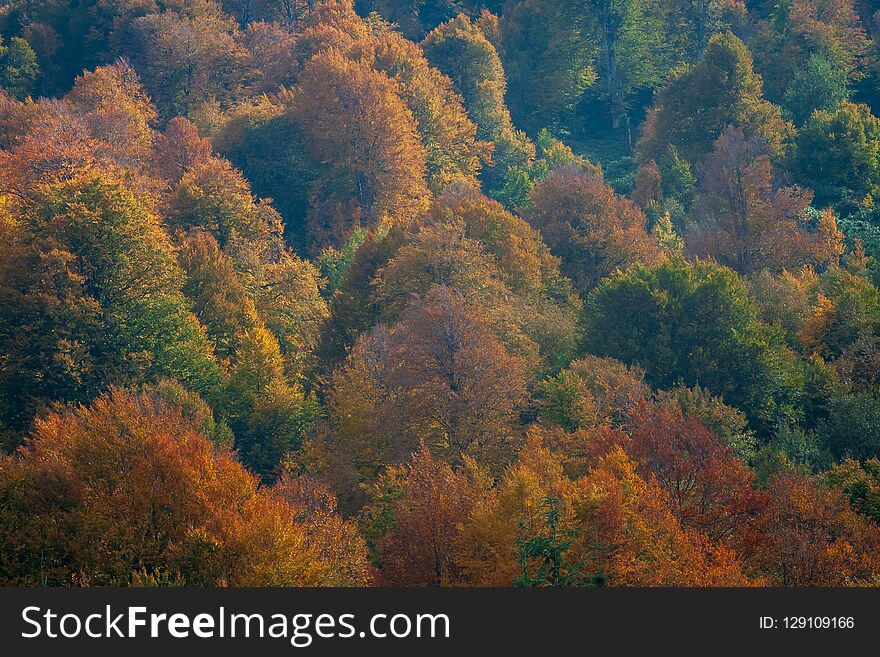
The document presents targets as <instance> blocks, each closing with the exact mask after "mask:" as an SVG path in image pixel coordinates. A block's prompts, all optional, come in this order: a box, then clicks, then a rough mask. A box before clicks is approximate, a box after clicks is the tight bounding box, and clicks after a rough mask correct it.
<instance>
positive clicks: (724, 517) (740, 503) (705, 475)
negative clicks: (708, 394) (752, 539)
mask: <svg viewBox="0 0 880 657" xmlns="http://www.w3.org/2000/svg"><path fill="white" fill-rule="evenodd" d="M627 428H628V431H629V434H630V437H631V439H630V441H628V442H627V443H626V444H625V446H624V448H625V450H626V452H627V453H628V454H629V455H630V456H632V457H633V459H635V461H636V463H637V464H638V466H637V467H638V471H639V473H640V474H641V475H642V476H643V477H646V478H647V477H651V476H652V475H653V476H654V477H656V481H657V483H658V484H659V485H660V486H661V487H662V488H663V489H664V490H666V491H667V492H668V493H669V504H670V507H671V508H672V510H673V512H674V513H675V515H676V516H677V517H678V518H679V519H680V520H681V521H682V522H683V523H684V524H685V525H688V526H690V527H696V528H697V529H699V530H700V531H702V532H705V533H706V535H708V536H709V537H710V538H711V539H712V540H714V541H718V540H730V539H732V537H734V536H735V535H736V534H737V533H738V532H739V531H741V530H742V528H743V527H744V525H746V524H747V523H748V522H750V520H751V518H752V517H753V516H754V515H755V514H757V513H758V512H759V511H761V510H762V509H763V506H764V504H765V503H766V497H765V495H763V494H762V493H760V492H758V491H757V490H755V489H754V488H753V484H754V474H753V473H752V471H751V470H749V468H748V467H747V466H746V465H745V464H744V463H743V462H742V461H740V460H738V459H737V458H736V457H735V456H734V455H733V453H732V452H731V450H730V447H729V446H728V445H726V444H725V443H724V441H722V440H721V439H720V438H719V437H718V436H717V435H715V434H714V433H712V432H711V431H709V430H708V429H707V428H706V427H705V426H704V425H703V424H702V423H700V422H699V421H698V420H696V419H694V418H692V417H686V416H685V415H683V414H682V412H681V411H680V410H673V411H668V410H666V409H663V408H651V407H650V406H649V405H648V404H646V403H644V402H643V403H642V404H639V405H637V406H636V407H635V408H634V409H633V410H632V412H631V413H630V416H629V419H628V422H627Z"/></svg>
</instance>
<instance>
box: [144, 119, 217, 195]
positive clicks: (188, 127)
mask: <svg viewBox="0 0 880 657" xmlns="http://www.w3.org/2000/svg"><path fill="white" fill-rule="evenodd" d="M210 156H211V142H209V141H208V140H207V139H205V138H203V137H201V136H200V135H199V131H198V128H196V126H194V125H193V124H192V123H190V122H189V121H187V120H186V119H185V118H183V117H182V116H176V117H174V118H173V119H171V120H170V121H169V122H168V125H166V126H165V131H164V132H163V133H161V134H159V135H158V136H157V137H156V142H155V145H154V148H153V164H154V166H155V167H156V170H157V173H158V175H159V176H160V177H161V178H163V179H164V180H167V181H168V182H169V183H170V184H174V183H176V182H178V181H179V180H180V179H181V178H182V177H183V174H184V173H186V172H187V171H189V170H190V169H191V168H192V167H194V166H195V165H196V164H201V163H202V162H204V161H206V160H207V159H208V158H210Z"/></svg>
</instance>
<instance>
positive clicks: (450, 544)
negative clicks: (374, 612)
mask: <svg viewBox="0 0 880 657" xmlns="http://www.w3.org/2000/svg"><path fill="white" fill-rule="evenodd" d="M481 493H482V491H481V489H480V484H479V482H478V481H474V480H473V478H472V477H471V476H469V474H468V473H467V472H463V471H454V470H453V469H452V468H451V467H450V466H449V465H448V464H447V463H445V462H443V461H442V460H438V459H435V458H434V457H433V456H432V455H431V452H430V451H429V450H428V449H427V448H425V447H424V446H422V448H421V449H420V450H418V451H416V452H414V453H413V454H412V457H411V459H410V460H409V461H408V462H407V464H406V465H404V466H399V467H394V466H392V467H389V468H388V470H387V471H386V472H385V473H384V474H383V475H382V476H381V477H380V478H379V480H378V481H377V482H376V483H375V484H373V485H372V486H371V487H370V503H369V504H368V505H367V507H366V508H365V509H364V511H363V516H364V518H365V522H366V525H367V527H368V534H369V535H371V536H372V537H373V540H374V542H375V546H376V556H377V558H378V561H379V563H380V564H381V566H380V573H381V575H380V579H381V581H382V583H383V584H385V585H390V586H449V585H450V584H455V583H457V582H458V580H459V578H460V574H459V572H458V568H457V565H456V563H455V557H456V547H457V537H458V532H459V526H460V524H461V523H462V522H464V521H465V519H466V518H467V516H468V514H469V512H470V509H471V508H472V507H473V506H474V504H476V503H477V501H478V500H479V498H480V495H481Z"/></svg>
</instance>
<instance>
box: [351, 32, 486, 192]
mask: <svg viewBox="0 0 880 657" xmlns="http://www.w3.org/2000/svg"><path fill="white" fill-rule="evenodd" d="M352 50H353V53H352V54H353V55H354V56H355V57H356V58H358V59H363V60H365V61H367V62H369V63H370V64H371V65H372V66H373V68H375V69H376V70H378V71H381V72H383V73H385V74H387V75H388V76H389V77H392V78H394V79H395V80H397V82H398V83H399V85H400V86H399V89H398V94H399V95H400V97H401V98H402V99H403V100H404V102H405V103H406V105H407V107H409V109H410V111H411V112H412V114H413V118H414V119H415V120H416V125H417V128H418V131H419V136H420V137H421V141H422V145H423V146H424V149H425V155H426V165H427V177H428V185H429V187H430V188H431V191H432V192H434V193H439V192H440V191H442V190H443V189H445V188H447V187H450V186H452V185H459V184H467V185H472V186H477V185H478V181H477V174H478V173H479V171H480V168H481V166H482V162H483V161H488V160H489V159H490V153H489V151H490V147H489V144H487V143H485V142H478V141H477V140H476V134H477V126H476V125H475V124H474V123H473V122H472V121H471V119H470V118H469V117H468V115H467V112H466V111H465V109H464V106H463V102H462V98H461V96H459V95H458V94H457V93H456V92H455V90H454V88H453V85H452V81H451V80H450V79H449V78H447V77H446V76H445V75H443V74H442V73H440V71H438V70H437V69H435V68H433V67H431V66H430V65H429V64H428V61H427V59H425V55H424V53H423V52H422V50H421V48H419V47H418V46H417V45H416V44H414V43H412V42H410V41H407V40H406V39H403V38H402V37H399V36H397V35H396V34H394V33H393V32H386V33H383V34H381V35H380V36H378V37H372V38H369V39H364V40H361V41H359V42H356V43H355V44H354V46H353V47H352Z"/></svg>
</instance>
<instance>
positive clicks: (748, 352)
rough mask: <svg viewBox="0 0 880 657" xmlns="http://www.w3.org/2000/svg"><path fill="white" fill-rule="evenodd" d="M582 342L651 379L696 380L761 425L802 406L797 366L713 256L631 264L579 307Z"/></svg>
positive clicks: (665, 383) (661, 383)
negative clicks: (649, 265) (581, 310)
mask: <svg viewBox="0 0 880 657" xmlns="http://www.w3.org/2000/svg"><path fill="white" fill-rule="evenodd" d="M584 318H585V324H586V326H585V333H586V336H585V347H586V348H587V350H588V351H590V352H592V353H594V354H596V355H600V356H610V357H612V358H617V359H619V360H621V361H623V362H624V363H627V364H628V365H639V366H640V367H642V368H644V369H645V377H646V380H647V381H648V382H649V383H651V384H652V385H654V386H658V387H671V386H672V385H674V384H675V383H677V382H678V381H681V382H683V383H684V384H685V385H687V386H697V385H699V386H701V387H704V388H707V389H708V390H710V391H711V392H712V393H713V394H715V395H719V396H721V397H723V398H724V400H725V401H726V403H728V404H731V405H733V406H736V407H738V408H741V409H743V410H744V411H745V412H746V413H747V415H748V416H749V420H750V421H751V422H753V423H756V424H757V425H758V426H759V427H762V428H765V429H766V428H767V427H768V426H772V425H773V424H774V423H775V422H777V421H778V420H779V419H780V418H785V417H794V418H797V417H798V416H799V415H800V414H801V412H802V410H803V409H802V406H801V395H802V393H803V385H804V379H803V372H802V371H801V368H800V365H799V364H798V362H797V361H796V359H795V357H794V354H793V353H791V352H790V351H788V349H787V348H786V347H785V345H784V344H783V343H782V340H781V339H780V337H779V335H778V334H777V333H775V332H774V331H772V330H770V329H769V328H768V327H767V326H765V325H763V324H761V323H760V322H758V321H756V311H755V308H754V306H753V305H752V303H751V301H750V300H749V298H748V294H747V292H746V289H745V286H744V285H743V284H742V282H741V281H740V279H739V278H738V277H737V275H736V274H735V273H734V272H733V271H731V270H729V269H726V268H723V267H719V266H718V265H716V264H714V263H711V262H698V263H696V264H694V265H689V264H688V263H686V262H685V261H683V260H681V259H673V260H669V261H667V262H664V263H661V264H659V265H657V266H655V267H653V268H646V267H643V266H640V265H636V266H635V267H633V268H631V269H630V270H629V271H628V272H625V273H618V274H616V275H614V276H612V277H610V278H609V279H607V280H606V281H605V282H603V283H601V284H600V285H599V286H598V287H597V288H596V289H595V290H594V291H593V292H592V293H591V294H590V296H589V298H588V300H587V303H586V306H585V308H584Z"/></svg>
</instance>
